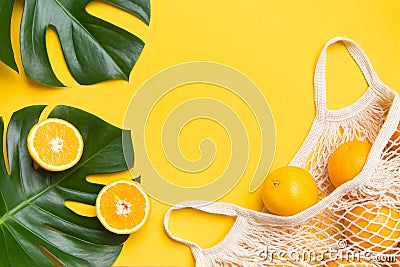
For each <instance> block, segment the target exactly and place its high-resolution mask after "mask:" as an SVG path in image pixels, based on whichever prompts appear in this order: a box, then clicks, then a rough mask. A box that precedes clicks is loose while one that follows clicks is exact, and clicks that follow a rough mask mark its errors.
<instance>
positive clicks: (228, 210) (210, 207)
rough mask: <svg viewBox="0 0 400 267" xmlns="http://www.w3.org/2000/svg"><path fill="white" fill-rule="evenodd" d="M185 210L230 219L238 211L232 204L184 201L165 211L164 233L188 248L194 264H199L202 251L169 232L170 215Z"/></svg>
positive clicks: (193, 244)
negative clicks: (228, 217) (198, 211)
mask: <svg viewBox="0 0 400 267" xmlns="http://www.w3.org/2000/svg"><path fill="white" fill-rule="evenodd" d="M185 208H192V209H196V210H200V211H204V212H207V213H211V214H219V215H226V216H231V217H233V216H238V214H239V212H240V211H239V210H238V208H237V206H235V205H233V204H229V203H223V202H210V201H202V200H194V201H185V202H182V203H179V204H177V205H175V206H173V207H171V208H170V209H169V210H168V211H167V213H166V214H165V217H164V229H165V232H166V233H167V235H168V236H169V237H170V238H171V239H173V240H175V241H177V242H180V243H182V244H184V245H186V246H188V247H189V248H190V249H191V250H192V253H193V256H194V257H195V259H196V262H201V259H202V256H203V255H202V250H203V249H202V248H201V247H200V246H199V245H198V244H196V243H194V242H191V241H188V240H185V239H182V238H180V237H177V236H175V235H174V234H172V233H171V231H170V230H169V220H170V216H171V213H172V212H173V211H174V210H180V209H185Z"/></svg>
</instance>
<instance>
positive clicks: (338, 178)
mask: <svg viewBox="0 0 400 267" xmlns="http://www.w3.org/2000/svg"><path fill="white" fill-rule="evenodd" d="M370 150H371V144H370V143H368V142H362V141H350V142H347V143H344V144H342V145H340V146H339V147H338V148H336V150H335V151H334V152H333V153H332V155H331V156H330V157H329V160H328V175H329V179H330V180H331V182H332V184H333V185H334V186H335V187H338V186H340V185H341V184H343V183H345V182H347V181H350V180H351V179H353V178H354V177H356V176H357V174H359V173H360V172H361V170H362V168H363V167H364V164H365V162H366V161H367V158H368V154H369V151H370Z"/></svg>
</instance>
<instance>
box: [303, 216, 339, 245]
mask: <svg viewBox="0 0 400 267" xmlns="http://www.w3.org/2000/svg"><path fill="white" fill-rule="evenodd" d="M342 228H343V227H342V226H341V224H339V223H338V222H337V221H335V218H334V217H333V216H332V215H330V214H323V213H320V214H318V215H316V216H315V217H314V218H312V219H310V220H309V221H307V222H306V223H305V224H304V226H303V228H302V229H301V231H302V232H301V234H302V235H303V236H304V235H310V234H311V235H312V237H313V238H314V239H315V240H316V242H318V241H323V242H325V243H328V242H330V243H332V242H334V243H337V240H338V239H340V238H341V232H342V230H343V229H342Z"/></svg>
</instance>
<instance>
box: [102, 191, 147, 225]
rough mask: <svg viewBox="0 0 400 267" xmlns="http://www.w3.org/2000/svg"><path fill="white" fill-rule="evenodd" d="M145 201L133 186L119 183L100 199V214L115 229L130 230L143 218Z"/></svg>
mask: <svg viewBox="0 0 400 267" xmlns="http://www.w3.org/2000/svg"><path fill="white" fill-rule="evenodd" d="M145 208H146V199H145V198H144V196H143V195H142V193H141V192H140V191H139V190H138V189H137V188H136V186H134V185H130V184H126V183H120V184H117V185H116V186H113V187H110V188H109V189H108V190H107V191H106V192H104V194H103V195H102V197H101V198H100V213H101V215H102V217H103V218H104V220H105V221H106V223H107V224H108V225H109V226H110V227H112V228H115V229H131V228H133V227H135V226H136V225H138V224H140V223H141V222H142V221H143V219H144V218H145Z"/></svg>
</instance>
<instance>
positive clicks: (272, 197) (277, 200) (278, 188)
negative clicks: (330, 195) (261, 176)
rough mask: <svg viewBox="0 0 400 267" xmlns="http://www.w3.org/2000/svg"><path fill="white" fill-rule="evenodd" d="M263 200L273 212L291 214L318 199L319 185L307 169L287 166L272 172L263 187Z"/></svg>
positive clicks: (284, 214)
mask: <svg viewBox="0 0 400 267" xmlns="http://www.w3.org/2000/svg"><path fill="white" fill-rule="evenodd" d="M262 200H263V202H264V205H265V207H266V208H267V209H268V210H269V211H270V212H272V213H274V214H277V215H282V216H290V215H294V214H296V213H299V212H301V211H303V210H305V209H307V208H308V207H310V206H312V205H314V204H315V203H317V201H318V187H317V184H316V183H315V181H314V178H313V176H312V175H311V174H310V173H309V172H308V171H306V170H304V169H302V168H299V167H294V166H286V167H282V168H279V169H277V170H275V171H273V172H271V173H270V174H269V175H268V176H267V178H266V179H265V181H264V183H263V187H262Z"/></svg>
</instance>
